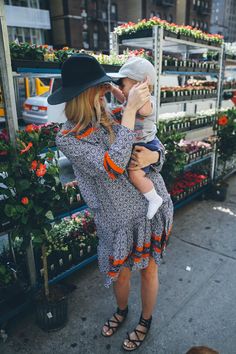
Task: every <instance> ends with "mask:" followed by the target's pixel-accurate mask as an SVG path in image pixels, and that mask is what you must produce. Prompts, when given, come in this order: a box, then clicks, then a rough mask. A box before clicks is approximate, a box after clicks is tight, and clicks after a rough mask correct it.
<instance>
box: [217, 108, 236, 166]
mask: <svg viewBox="0 0 236 354" xmlns="http://www.w3.org/2000/svg"><path fill="white" fill-rule="evenodd" d="M220 116H221V118H222V114H221V115H220ZM224 117H226V118H227V119H226V121H227V123H226V124H225V125H218V134H217V135H218V140H217V149H218V152H219V154H220V157H221V158H222V160H224V161H227V160H229V159H230V158H231V157H232V156H233V155H234V154H235V153H236V109H231V110H228V111H227V112H226V113H224ZM221 118H219V120H218V122H220V119H221Z"/></svg>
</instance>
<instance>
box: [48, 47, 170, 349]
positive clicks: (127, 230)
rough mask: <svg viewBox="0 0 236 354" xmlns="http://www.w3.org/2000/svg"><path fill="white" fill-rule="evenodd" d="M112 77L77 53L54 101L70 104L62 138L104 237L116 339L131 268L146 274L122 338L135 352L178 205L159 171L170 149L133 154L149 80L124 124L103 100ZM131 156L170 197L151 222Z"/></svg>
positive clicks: (110, 328) (107, 331)
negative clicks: (131, 172) (135, 318)
mask: <svg viewBox="0 0 236 354" xmlns="http://www.w3.org/2000/svg"><path fill="white" fill-rule="evenodd" d="M111 81H112V80H111V78H110V77H108V76H107V75H106V73H105V72H104V70H103V68H102V67H101V66H100V64H99V63H98V62H97V60H96V59H95V58H93V57H91V56H89V55H86V54H77V55H73V56H71V57H70V58H69V59H68V60H67V61H66V62H65V63H64V65H63V67H62V87H61V88H60V89H58V90H57V91H55V92H54V93H53V94H52V95H51V96H50V97H49V98H48V102H49V103H50V104H59V103H62V102H66V106H65V114H66V116H67V119H68V121H67V122H66V123H65V125H64V126H63V129H62V131H61V132H60V133H59V134H58V136H57V145H58V147H59V149H60V150H61V151H62V152H63V153H64V154H65V155H66V156H67V158H68V159H69V160H70V161H71V163H72V166H73V169H74V173H75V176H76V178H77V180H78V183H79V187H80V191H81V193H82V195H83V198H84V200H85V202H86V203H87V205H88V206H89V208H90V209H91V210H92V211H93V214H94V218H95V223H96V226H97V235H98V238H99V245H98V262H99V268H100V270H101V272H102V273H103V274H104V277H105V286H107V287H108V286H109V285H110V284H111V283H112V282H113V281H114V293H115V296H116V300H117V305H118V308H117V311H116V312H115V313H114V314H113V316H112V317H111V318H110V319H109V320H108V321H107V322H106V323H105V325H104V326H103V328H102V335H103V336H106V337H110V336H112V335H113V334H114V333H115V332H116V331H117V329H118V328H119V327H120V325H121V324H122V323H123V322H124V320H125V318H126V316H127V313H128V296H129V290H130V275H131V270H133V269H139V270H140V272H141V284H142V286H141V296H142V314H141V317H140V321H139V324H138V325H137V327H136V328H135V330H134V331H133V332H132V333H130V334H129V335H128V338H127V339H126V340H125V341H124V342H123V348H124V349H125V350H127V351H131V350H135V349H137V348H138V347H139V346H140V345H141V344H142V342H143V340H144V339H145V338H146V335H147V332H148V330H149V328H150V325H151V320H152V312H153V309H154V305H155V301H156V297H157V292H158V272H157V271H158V264H159V263H160V258H161V256H162V253H163V251H164V249H165V246H166V242H167V238H168V235H169V232H170V229H171V225H172V216H173V206H172V202H171V199H170V196H169V194H168V193H167V191H166V187H165V184H164V182H163V179H162V177H161V176H160V174H159V172H160V170H161V166H162V164H163V160H164V151H163V149H162V148H161V149H160V151H159V152H157V151H155V152H152V151H149V150H147V149H145V148H144V147H138V151H134V152H133V153H132V145H133V141H134V132H133V129H134V122H135V114H136V112H137V111H138V110H139V109H140V108H141V107H142V106H143V105H144V104H145V103H146V102H147V101H148V100H149V99H150V94H149V90H148V85H147V83H142V84H137V85H135V86H134V87H133V88H132V89H131V90H130V93H129V96H128V101H127V105H126V107H125V110H124V112H123V117H122V119H121V124H118V123H116V122H115V120H114V119H112V118H111V117H110V114H109V113H108V111H107V109H106V105H105V100H104V97H103V96H104V93H105V92H106V90H107V83H109V82H111ZM105 83H106V85H105ZM130 158H132V160H133V161H135V164H136V167H132V168H142V167H145V166H148V165H150V164H152V169H151V171H150V173H149V178H150V179H151V180H152V182H153V183H154V185H155V188H156V189H157V191H158V193H159V194H160V196H161V197H162V199H163V204H162V206H161V207H160V209H159V210H158V212H157V214H156V215H155V216H154V218H153V219H152V220H148V219H147V218H146V213H147V202H146V200H145V198H144V197H143V195H142V194H141V193H140V192H139V191H138V190H137V189H136V188H135V187H134V186H133V185H132V184H131V183H130V181H129V177H128V174H127V172H126V168H127V166H128V164H129V161H130ZM132 166H133V165H132Z"/></svg>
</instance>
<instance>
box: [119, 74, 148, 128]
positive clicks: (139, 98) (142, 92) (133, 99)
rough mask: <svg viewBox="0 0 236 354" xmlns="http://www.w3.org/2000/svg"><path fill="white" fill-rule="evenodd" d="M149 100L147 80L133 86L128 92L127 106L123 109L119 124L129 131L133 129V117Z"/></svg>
mask: <svg viewBox="0 0 236 354" xmlns="http://www.w3.org/2000/svg"><path fill="white" fill-rule="evenodd" d="M149 100H150V92H149V89H148V85H147V80H146V81H145V82H142V83H138V84H136V85H134V86H133V87H132V88H131V90H130V91H129V96H128V101H127V105H126V107H125V109H124V112H123V116H122V119H121V124H122V125H124V126H125V127H127V128H129V129H134V123H135V115H136V113H137V111H138V110H139V108H141V107H143V105H144V104H145V103H146V102H148V101H149Z"/></svg>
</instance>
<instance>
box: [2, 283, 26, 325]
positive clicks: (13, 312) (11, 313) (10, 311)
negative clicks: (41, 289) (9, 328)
mask: <svg viewBox="0 0 236 354" xmlns="http://www.w3.org/2000/svg"><path fill="white" fill-rule="evenodd" d="M32 303H33V290H32V289H31V290H30V291H29V292H28V293H27V294H26V299H25V301H24V302H23V303H21V304H20V305H18V306H16V307H14V308H12V306H8V305H6V306H5V307H4V309H3V310H2V312H1V315H0V326H1V325H5V324H6V323H7V321H9V320H10V319H12V318H14V317H15V316H17V315H19V314H20V313H22V312H25V311H26V310H27V309H28V308H29V307H30V305H32Z"/></svg>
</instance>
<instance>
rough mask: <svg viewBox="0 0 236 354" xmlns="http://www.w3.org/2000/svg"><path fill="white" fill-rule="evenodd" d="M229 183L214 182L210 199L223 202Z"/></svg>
mask: <svg viewBox="0 0 236 354" xmlns="http://www.w3.org/2000/svg"><path fill="white" fill-rule="evenodd" d="M227 190H228V184H227V183H216V184H213V185H212V186H211V187H210V189H209V192H208V196H209V198H210V199H213V200H216V201H220V202H223V201H225V200H226V197H227Z"/></svg>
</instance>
